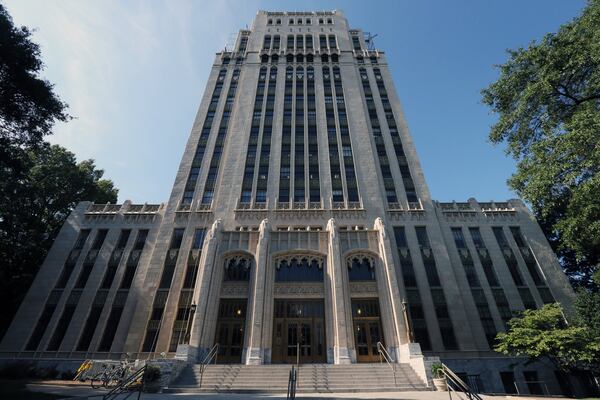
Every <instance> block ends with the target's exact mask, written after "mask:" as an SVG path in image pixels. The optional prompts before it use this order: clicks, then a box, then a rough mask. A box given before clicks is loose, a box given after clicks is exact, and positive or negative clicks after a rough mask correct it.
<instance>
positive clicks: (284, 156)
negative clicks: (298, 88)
mask: <svg viewBox="0 0 600 400" xmlns="http://www.w3.org/2000/svg"><path fill="white" fill-rule="evenodd" d="M293 99H294V67H292V66H288V67H286V69H285V91H284V99H283V121H282V127H281V159H280V165H281V168H280V171H279V197H278V202H279V203H281V205H282V206H283V207H285V208H287V206H286V205H285V203H289V201H290V185H291V177H290V171H291V162H292V115H293V111H292V105H293ZM278 206H279V205H278Z"/></svg>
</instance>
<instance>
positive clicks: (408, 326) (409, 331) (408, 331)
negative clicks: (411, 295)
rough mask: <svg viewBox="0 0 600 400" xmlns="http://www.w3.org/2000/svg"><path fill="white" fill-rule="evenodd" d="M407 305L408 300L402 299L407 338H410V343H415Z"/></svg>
mask: <svg viewBox="0 0 600 400" xmlns="http://www.w3.org/2000/svg"><path fill="white" fill-rule="evenodd" d="M407 304H408V303H407V302H406V300H405V299H402V315H403V316H404V325H406V336H407V337H408V342H409V343H414V341H415V338H414V336H413V330H412V324H411V321H410V316H409V315H408V309H407V307H406V305H407Z"/></svg>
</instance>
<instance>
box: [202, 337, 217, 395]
mask: <svg viewBox="0 0 600 400" xmlns="http://www.w3.org/2000/svg"><path fill="white" fill-rule="evenodd" d="M218 355H219V343H215V345H214V346H213V347H212V348H211V349H210V350H209V352H208V353H207V354H206V356H205V357H204V359H203V360H202V362H200V382H198V387H202V377H203V376H204V371H205V370H206V367H208V365H209V364H210V363H211V362H212V361H213V359H214V360H215V364H216V363H217V357H218Z"/></svg>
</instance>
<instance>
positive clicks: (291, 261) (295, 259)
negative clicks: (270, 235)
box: [273, 253, 324, 269]
mask: <svg viewBox="0 0 600 400" xmlns="http://www.w3.org/2000/svg"><path fill="white" fill-rule="evenodd" d="M273 261H274V262H275V268H277V269H280V268H281V267H282V265H283V266H295V265H297V264H302V263H306V264H307V265H316V266H317V267H318V268H319V269H323V264H324V261H323V256H321V255H319V254H311V253H309V254H303V253H292V254H286V255H282V256H278V257H275V258H274V259H273Z"/></svg>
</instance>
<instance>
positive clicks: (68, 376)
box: [60, 369, 75, 381]
mask: <svg viewBox="0 0 600 400" xmlns="http://www.w3.org/2000/svg"><path fill="white" fill-rule="evenodd" d="M73 378H75V372H73V371H71V370H70V369H68V370H66V371H63V372H62V374H60V379H62V380H65V381H72V380H73Z"/></svg>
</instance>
